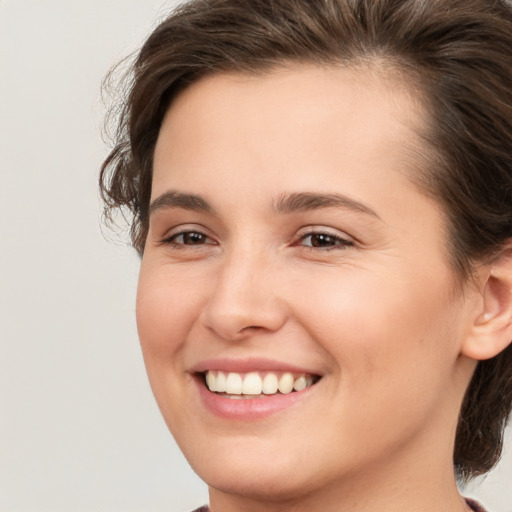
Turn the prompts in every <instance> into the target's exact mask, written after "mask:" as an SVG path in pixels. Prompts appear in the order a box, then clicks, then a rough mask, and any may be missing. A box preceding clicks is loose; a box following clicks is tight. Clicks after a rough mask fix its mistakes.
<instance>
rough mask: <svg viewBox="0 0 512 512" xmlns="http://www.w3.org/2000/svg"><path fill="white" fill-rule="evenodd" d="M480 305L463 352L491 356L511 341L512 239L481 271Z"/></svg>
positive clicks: (478, 357)
mask: <svg viewBox="0 0 512 512" xmlns="http://www.w3.org/2000/svg"><path fill="white" fill-rule="evenodd" d="M477 281H478V294H479V300H478V301H477V303H478V306H477V308H476V310H475V312H474V315H473V316H472V325H471V328H470V333H469V335H468V336H467V337H466V338H465V339H464V342H463V346H462V348H461V353H462V354H464V355H465V356H467V357H470V358H472V359H476V360H483V359H490V358H492V357H494V356H496V355H498V354H499V353H500V352H502V351H503V350H505V349H506V348H507V347H508V346H509V345H510V344H511V343H512V242H511V243H509V244H508V245H507V247H506V249H505V250H504V251H503V252H502V253H501V254H500V256H499V257H498V258H496V259H495V260H493V262H492V263H490V264H488V265H485V266H483V267H481V268H480V269H479V271H478V277H477Z"/></svg>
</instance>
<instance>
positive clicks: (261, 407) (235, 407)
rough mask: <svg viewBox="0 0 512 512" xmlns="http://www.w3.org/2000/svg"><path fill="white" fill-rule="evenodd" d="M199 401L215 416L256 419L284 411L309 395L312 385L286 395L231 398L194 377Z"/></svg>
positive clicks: (245, 419) (232, 418)
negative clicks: (209, 387)
mask: <svg viewBox="0 0 512 512" xmlns="http://www.w3.org/2000/svg"><path fill="white" fill-rule="evenodd" d="M194 381H195V383H196V385H197V387H198V390H199V396H200V398H201V401H202V402H203V404H204V406H205V407H206V408H207V409H208V410H209V411H210V412H212V413H213V414H215V415H216V416H220V417H221V418H227V419H231V420H241V421H248V420H257V419H262V418H265V417H268V416H270V415H272V414H276V413H278V412H280V411H284V410H286V409H288V408H290V407H293V406H295V405H297V404H298V403H299V402H301V401H302V400H303V399H305V398H306V397H307V396H309V395H310V393H311V390H312V389H313V388H314V387H315V386H316V385H313V386H311V387H309V388H306V389H304V390H302V391H293V392H291V393H288V394H286V395H283V394H276V395H268V396H265V397H262V398H248V399H238V400H237V399H233V398H228V397H226V396H223V395H218V394H217V393H213V392H211V391H210V390H209V389H208V388H207V387H206V386H205V384H204V381H203V379H202V378H201V377H197V378H195V379H194Z"/></svg>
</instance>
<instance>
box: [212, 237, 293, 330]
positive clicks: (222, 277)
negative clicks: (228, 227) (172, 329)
mask: <svg viewBox="0 0 512 512" xmlns="http://www.w3.org/2000/svg"><path fill="white" fill-rule="evenodd" d="M275 267H276V266H275V264H273V261H272V257H270V256H269V254H268V252H266V251H264V250H261V249H258V248H255V247H254V245H253V244H245V245H243V246H242V245H240V246H238V247H236V248H233V249H232V250H229V251H227V252H226V254H225V255H224V258H223V259H222V261H221V262H219V268H218V271H217V279H216V281H215V284H214V287H213V289H212V292H211V296H210V298H209V301H208V303H207V305H206V307H205V311H204V321H205V324H206V326H207V327H208V328H209V329H211V330H213V331H215V332H216V333H217V334H218V335H219V336H221V337H222V338H224V339H235V340H236V339H240V338H243V337H245V336H247V335H248V334H249V333H251V332H254V331H255V330H256V331H276V330H278V329H279V328H280V327H281V326H282V325H283V323H284V322H285V319H286V315H285V311H284V307H283V304H282V303H281V301H280V299H279V293H278V290H277V289H276V286H275V283H273V281H274V277H275V274H276V273H275Z"/></svg>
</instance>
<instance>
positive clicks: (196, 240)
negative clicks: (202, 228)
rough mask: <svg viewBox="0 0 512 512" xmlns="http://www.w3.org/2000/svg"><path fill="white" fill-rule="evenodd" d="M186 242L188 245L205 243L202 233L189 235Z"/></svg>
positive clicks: (185, 239) (185, 238) (186, 236)
mask: <svg viewBox="0 0 512 512" xmlns="http://www.w3.org/2000/svg"><path fill="white" fill-rule="evenodd" d="M184 241H185V243H186V244H200V243H202V241H203V235H201V234H200V233H187V234H186V235H185V237H184Z"/></svg>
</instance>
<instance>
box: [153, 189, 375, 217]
mask: <svg viewBox="0 0 512 512" xmlns="http://www.w3.org/2000/svg"><path fill="white" fill-rule="evenodd" d="M333 207H334V208H340V207H341V208H345V209H348V210H353V211H355V212H358V213H364V214H367V215H371V216H372V217H375V218H377V219H380V217H379V215H378V214H377V212H375V210H373V209H372V208H370V207H369V206H368V205H366V204H364V203H362V202H360V201H356V200H355V199H352V198H350V197H347V196H344V195H342V194H318V193H314V192H296V193H292V194H282V195H281V196H280V197H279V198H278V199H277V200H276V201H274V202H273V204H272V211H273V212H274V213H277V214H287V213H294V212H306V211H312V210H319V209H321V208H333ZM167 208H183V209H185V210H193V211H199V212H203V213H208V214H210V215H215V209H214V208H213V206H212V205H211V204H210V203H209V202H208V201H206V199H204V198H203V197H201V196H199V195H197V194H189V193H184V192H178V191H176V190H169V191H167V192H164V193H163V194H162V195H160V196H158V197H157V198H156V199H154V200H153V201H152V202H151V204H150V206H149V214H150V215H152V214H154V213H155V212H156V211H158V210H161V209H167Z"/></svg>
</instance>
